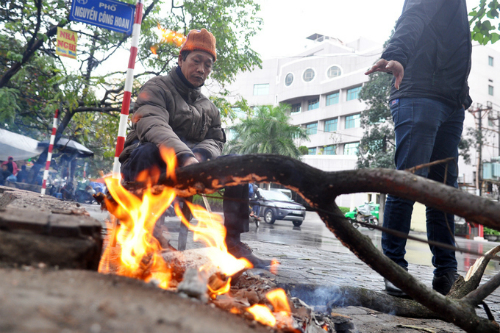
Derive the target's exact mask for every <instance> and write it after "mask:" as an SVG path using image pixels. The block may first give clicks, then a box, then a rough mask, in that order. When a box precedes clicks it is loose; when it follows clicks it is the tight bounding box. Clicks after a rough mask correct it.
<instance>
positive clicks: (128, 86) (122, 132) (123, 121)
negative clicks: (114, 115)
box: [113, 0, 143, 179]
mask: <svg viewBox="0 0 500 333" xmlns="http://www.w3.org/2000/svg"><path fill="white" fill-rule="evenodd" d="M142 8H143V3H142V0H137V4H136V7H135V18H134V27H133V30H132V45H131V47H130V57H129V60H128V69H127V77H126V79H125V91H124V93H123V102H122V110H121V114H120V126H119V127H118V138H117V140H116V149H115V160H114V163H113V178H116V179H119V178H120V161H118V157H119V156H120V154H121V153H122V151H123V146H124V145H125V137H126V135H127V133H126V131H127V120H128V114H129V109H130V98H131V96H132V83H133V82H134V67H135V58H136V57H137V47H138V45H139V36H140V34H141V23H142Z"/></svg>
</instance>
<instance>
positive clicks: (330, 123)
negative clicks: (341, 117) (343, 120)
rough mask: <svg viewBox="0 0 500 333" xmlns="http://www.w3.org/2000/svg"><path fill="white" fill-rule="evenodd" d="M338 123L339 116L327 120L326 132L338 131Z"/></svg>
mask: <svg viewBox="0 0 500 333" xmlns="http://www.w3.org/2000/svg"><path fill="white" fill-rule="evenodd" d="M337 123H338V119H337V118H335V119H330V120H327V121H325V132H336V131H337Z"/></svg>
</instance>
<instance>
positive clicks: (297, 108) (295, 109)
mask: <svg viewBox="0 0 500 333" xmlns="http://www.w3.org/2000/svg"><path fill="white" fill-rule="evenodd" d="M300 111H302V105H301V104H300V103H297V104H293V105H292V113H298V112H300Z"/></svg>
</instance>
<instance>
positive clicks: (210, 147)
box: [193, 105, 226, 160]
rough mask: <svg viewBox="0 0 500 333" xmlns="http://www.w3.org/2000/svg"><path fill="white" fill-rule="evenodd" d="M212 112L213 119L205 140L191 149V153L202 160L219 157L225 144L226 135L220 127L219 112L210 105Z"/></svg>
mask: <svg viewBox="0 0 500 333" xmlns="http://www.w3.org/2000/svg"><path fill="white" fill-rule="evenodd" d="M212 111H213V112H214V114H215V117H214V118H213V120H212V124H211V126H210V128H209V129H208V131H207V134H206V135H205V139H204V140H203V141H201V142H200V143H198V144H197V145H196V146H194V147H193V152H195V153H199V154H201V155H202V156H203V158H204V160H209V159H214V158H217V157H219V156H220V155H221V154H222V148H223V147H224V143H225V142H226V134H225V133H224V130H223V129H222V127H221V119H220V112H219V110H218V109H217V107H216V106H215V105H212Z"/></svg>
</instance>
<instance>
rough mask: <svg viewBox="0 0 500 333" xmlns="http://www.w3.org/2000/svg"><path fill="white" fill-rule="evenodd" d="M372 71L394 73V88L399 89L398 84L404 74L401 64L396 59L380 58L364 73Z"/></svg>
mask: <svg viewBox="0 0 500 333" xmlns="http://www.w3.org/2000/svg"><path fill="white" fill-rule="evenodd" d="M374 72H385V73H388V72H392V75H394V78H395V79H396V82H394V86H395V87H396V89H399V85H400V84H401V81H403V77H404V75H405V69H404V68H403V65H401V63H400V62H399V61H396V60H391V61H387V60H385V59H380V60H379V61H377V62H376V63H375V65H373V67H372V68H370V70H369V71H368V72H366V73H365V75H368V74H371V73H374Z"/></svg>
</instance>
